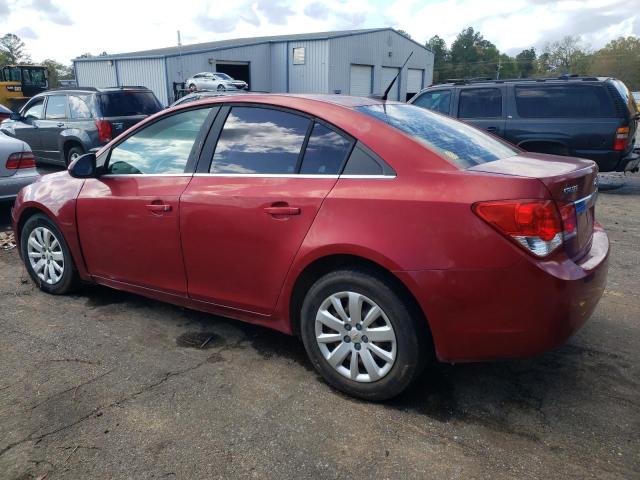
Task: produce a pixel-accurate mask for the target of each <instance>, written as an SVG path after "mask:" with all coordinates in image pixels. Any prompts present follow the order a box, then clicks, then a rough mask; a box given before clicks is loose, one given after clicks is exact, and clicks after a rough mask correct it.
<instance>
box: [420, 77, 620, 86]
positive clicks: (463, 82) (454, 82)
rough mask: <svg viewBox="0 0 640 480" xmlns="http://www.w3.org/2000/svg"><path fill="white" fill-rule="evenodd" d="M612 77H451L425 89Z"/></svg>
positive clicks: (578, 81)
mask: <svg viewBox="0 0 640 480" xmlns="http://www.w3.org/2000/svg"><path fill="white" fill-rule="evenodd" d="M610 79H611V77H588V76H578V75H561V76H559V77H540V78H536V77H531V78H505V79H491V78H471V79H450V80H447V81H446V82H444V83H438V84H435V85H430V86H428V87H426V88H424V89H423V90H429V89H432V88H436V87H464V86H467V85H474V86H476V85H483V84H484V85H497V84H504V83H543V84H567V83H571V84H576V83H582V82H605V81H607V80H610Z"/></svg>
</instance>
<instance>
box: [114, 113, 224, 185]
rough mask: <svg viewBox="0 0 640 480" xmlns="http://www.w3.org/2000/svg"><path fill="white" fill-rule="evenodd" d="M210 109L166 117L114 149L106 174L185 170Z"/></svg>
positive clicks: (163, 172)
mask: <svg viewBox="0 0 640 480" xmlns="http://www.w3.org/2000/svg"><path fill="white" fill-rule="evenodd" d="M210 110H211V108H199V109H196V110H188V111H186V112H181V113H177V114H175V115H170V116H168V117H164V118H162V119H161V120H158V121H157V122H154V123H152V124H151V125H149V126H148V127H145V128H143V129H142V130H140V131H138V132H136V133H134V134H133V135H131V136H130V137H128V138H127V139H126V140H125V141H123V142H122V143H120V144H118V145H117V146H116V147H114V148H113V149H112V150H111V154H110V156H109V161H108V166H107V173H110V174H115V175H122V174H128V175H132V174H134V175H141V174H147V175H148V174H156V175H157V174H178V173H184V170H185V167H186V166H187V161H188V160H189V156H190V154H191V150H192V148H193V146H194V143H195V140H196V138H197V137H198V133H200V129H201V128H202V125H203V124H204V122H205V120H206V118H207V115H209V112H210Z"/></svg>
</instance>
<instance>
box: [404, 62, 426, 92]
mask: <svg viewBox="0 0 640 480" xmlns="http://www.w3.org/2000/svg"><path fill="white" fill-rule="evenodd" d="M423 72H424V70H419V69H417V68H409V69H408V70H407V95H408V94H409V93H418V92H419V91H420V90H421V89H422V74H423Z"/></svg>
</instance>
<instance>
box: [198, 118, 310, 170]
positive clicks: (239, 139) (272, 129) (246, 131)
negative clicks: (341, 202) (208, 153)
mask: <svg viewBox="0 0 640 480" xmlns="http://www.w3.org/2000/svg"><path fill="white" fill-rule="evenodd" d="M310 123H311V120H309V119H308V118H306V117H303V116H301V115H295V114H293V113H289V112H283V111H281V110H273V109H270V108H258V107H233V108H231V111H230V112H229V115H228V116H227V120H226V122H225V124H224V127H223V129H222V132H221V133H220V138H219V139H218V143H217V144H216V150H215V153H214V155H213V162H212V163H211V167H210V169H209V171H210V172H211V173H236V174H251V173H254V174H255V173H262V174H293V173H296V168H297V165H298V158H299V156H300V151H301V150H302V144H303V143H304V139H305V137H306V135H307V129H308V128H309V126H310Z"/></svg>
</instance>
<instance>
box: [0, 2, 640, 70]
mask: <svg viewBox="0 0 640 480" xmlns="http://www.w3.org/2000/svg"><path fill="white" fill-rule="evenodd" d="M181 5H184V7H182V8H181ZM468 26H471V27H473V28H474V29H476V30H479V31H480V32H481V33H482V35H483V36H484V38H486V39H487V40H489V41H491V42H493V43H494V44H495V45H496V46H497V47H498V49H499V50H501V51H504V52H506V53H509V54H512V55H513V54H516V53H518V52H519V51H521V50H522V49H524V48H529V47H536V48H537V49H538V50H541V49H542V48H543V47H544V45H545V44H546V43H547V42H550V41H554V40H558V39H560V38H562V37H563V36H565V35H580V36H581V37H582V40H583V42H584V43H586V44H587V45H588V46H590V47H591V48H594V49H597V48H600V47H602V46H604V45H605V44H606V43H607V42H608V41H610V40H612V39H614V38H617V37H619V36H627V35H635V36H640V0H582V1H576V0H555V1H554V0H421V1H419V0H387V1H384V0H234V1H232V2H229V1H227V2H223V1H220V0H217V1H211V0H189V1H188V2H184V3H182V2H179V1H175V0H173V1H166V0H156V1H148V0H127V1H124V0H108V1H101V2H97V1H95V0H0V35H4V34H5V33H14V34H16V35H18V36H19V37H21V38H22V39H23V40H24V42H25V43H26V46H27V50H28V52H29V53H30V54H31V56H32V58H33V60H34V61H41V60H44V59H46V58H53V59H55V60H57V61H59V62H61V63H65V64H68V63H70V62H71V59H73V58H75V57H77V56H79V55H82V54H84V53H91V54H94V55H97V54H100V53H102V52H107V53H123V52H132V51H137V50H147V49H152V48H161V47H167V46H172V45H176V44H177V34H176V32H177V30H180V31H181V34H182V43H183V44H189V43H198V42H209V41H215V40H223V39H228V38H240V37H252V36H263V35H284V34H290V33H306V32H321V31H328V30H345V29H357V28H380V27H393V28H396V29H402V30H405V31H406V32H408V33H409V34H410V35H411V37H412V38H413V39H414V40H416V41H418V42H420V43H424V42H426V41H427V40H428V39H429V38H431V37H432V36H433V35H436V34H437V35H439V36H440V37H442V38H444V39H445V40H446V42H447V44H448V45H450V44H451V42H452V41H453V40H454V39H455V37H456V35H457V34H458V33H459V32H460V31H461V30H462V29H463V28H466V27H468Z"/></svg>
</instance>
